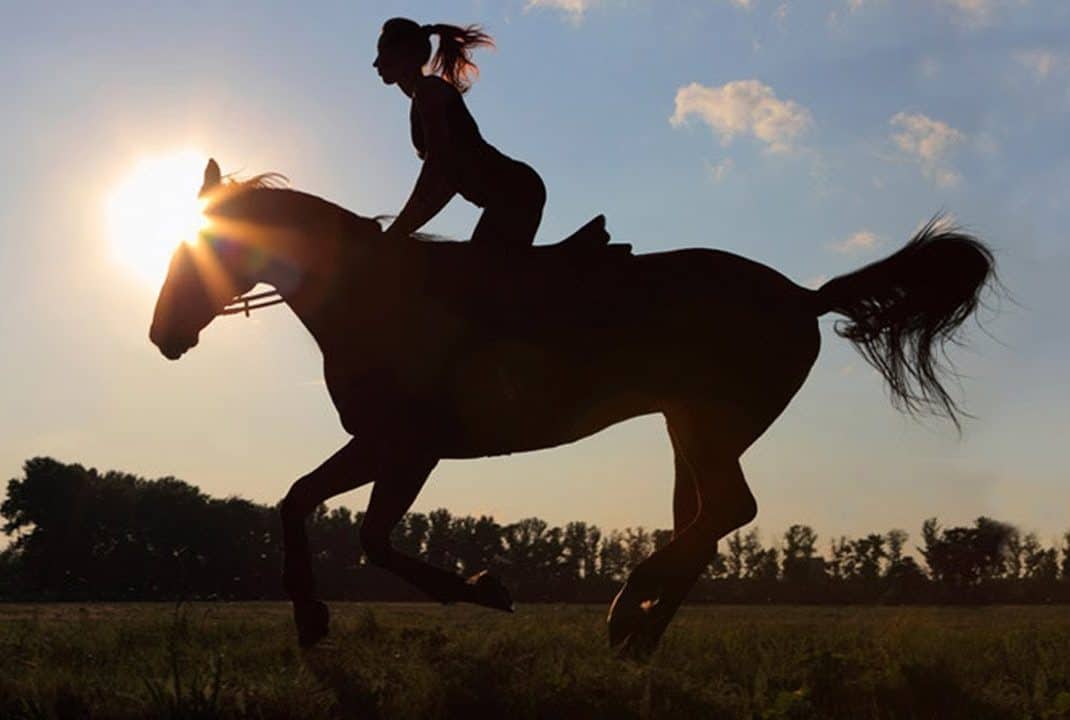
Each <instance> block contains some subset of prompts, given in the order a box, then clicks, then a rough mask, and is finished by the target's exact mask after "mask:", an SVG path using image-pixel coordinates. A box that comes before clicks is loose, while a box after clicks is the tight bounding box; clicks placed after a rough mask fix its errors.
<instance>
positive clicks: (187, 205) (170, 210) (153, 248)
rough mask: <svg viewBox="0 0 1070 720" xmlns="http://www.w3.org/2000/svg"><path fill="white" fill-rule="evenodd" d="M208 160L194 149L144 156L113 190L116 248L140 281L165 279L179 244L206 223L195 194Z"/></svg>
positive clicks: (110, 209)
mask: <svg viewBox="0 0 1070 720" xmlns="http://www.w3.org/2000/svg"><path fill="white" fill-rule="evenodd" d="M206 162H207V158H206V157H205V155H204V154H202V153H199V152H196V151H194V150H181V151H178V152H174V153H169V154H166V155H159V156H153V157H146V158H143V159H141V160H140V161H139V162H138V163H137V164H136V165H135V166H134V167H133V168H131V170H130V172H129V173H128V174H127V175H126V176H125V177H124V178H123V180H122V181H121V182H120V183H119V185H118V186H116V187H115V189H114V190H113V191H112V192H111V193H110V194H109V196H108V198H107V202H106V213H107V221H108V233H109V236H110V238H111V244H112V251H113V253H114V255H115V258H116V260H118V261H119V262H120V264H122V265H123V266H124V267H126V268H127V269H129V270H132V271H133V272H134V274H135V275H137V276H138V277H139V278H140V279H141V280H143V281H145V282H148V283H153V284H158V283H161V282H162V281H163V278H164V276H165V275H166V273H167V265H168V263H169V261H170V259H171V254H172V253H173V252H174V249H175V246H176V245H178V243H179V242H188V243H192V242H193V241H195V240H196V239H197V235H198V233H199V232H200V231H201V230H203V229H204V228H205V227H206V226H207V224H208V220H207V218H206V217H205V216H204V213H203V210H204V205H203V203H202V201H201V200H200V199H199V198H198V197H197V191H198V189H199V188H200V187H201V178H202V173H203V172H204V166H205V163H206Z"/></svg>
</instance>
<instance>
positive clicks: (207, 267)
mask: <svg viewBox="0 0 1070 720" xmlns="http://www.w3.org/2000/svg"><path fill="white" fill-rule="evenodd" d="M259 180H260V179H258V181H259ZM240 185H241V184H240V183H230V182H228V183H224V182H223V179H222V176H221V174H220V170H219V165H218V164H217V163H216V161H215V160H209V161H208V166H207V167H206V168H205V170H204V184H203V185H202V186H201V190H200V193H199V196H200V197H201V199H202V201H203V202H204V213H205V216H206V218H207V220H208V222H207V223H206V225H205V228H204V229H203V230H202V231H201V232H200V234H199V235H198V236H197V238H196V239H195V240H194V241H193V242H192V243H187V242H182V243H180V244H179V246H178V249H176V250H175V252H174V255H172V256H171V264H170V267H169V268H168V270H167V277H166V279H165V280H164V283H163V287H162V288H161V289H160V295H159V297H158V298H157V299H156V310H155V312H154V313H153V316H152V326H151V327H150V328H149V339H150V340H151V341H152V342H153V344H155V345H156V347H158V348H159V349H160V352H162V353H163V354H164V356H166V357H167V358H168V359H170V360H177V359H178V358H179V357H180V356H181V355H182V354H183V353H185V352H186V351H187V350H189V349H190V348H192V347H193V346H195V345H196V344H197V340H198V336H199V335H200V331H201V330H203V329H204V327H205V326H207V325H208V323H210V322H211V321H212V319H213V318H215V316H216V315H218V314H219V313H220V312H222V311H223V309H224V308H225V307H226V305H227V304H228V303H230V301H231V300H233V299H234V298H235V297H237V296H239V295H242V294H244V293H246V292H248V291H249V290H251V289H252V288H253V286H254V285H256V284H257V283H258V282H260V281H261V280H262V279H263V277H262V276H261V273H259V272H257V271H258V270H262V269H263V264H264V263H262V262H261V263H252V262H250V256H251V255H255V254H256V250H257V248H255V247H252V246H251V245H250V244H249V243H248V242H247V241H246V240H247V239H246V238H239V237H238V234H239V233H237V232H236V230H235V229H234V227H233V226H232V224H230V225H231V226H230V227H228V223H227V222H226V221H225V219H223V218H220V217H217V216H216V210H217V208H218V205H219V204H220V201H221V197H220V196H221V195H223V196H224V198H227V197H230V196H233V195H235V194H237V193H238V192H240V191H241V190H242V189H243V188H241V187H237V186H240ZM245 235H248V233H245ZM261 254H262V253H261Z"/></svg>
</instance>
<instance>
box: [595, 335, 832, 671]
mask: <svg viewBox="0 0 1070 720" xmlns="http://www.w3.org/2000/svg"><path fill="white" fill-rule="evenodd" d="M812 337H813V338H814V341H813V342H812V343H807V342H806V338H805V337H801V338H798V339H797V338H792V339H791V340H792V342H790V343H789V342H785V343H784V344H783V347H781V348H780V351H779V352H771V353H769V354H768V355H767V356H766V360H767V362H766V363H765V367H763V368H761V370H760V372H756V373H754V374H752V375H750V376H749V377H748V381H747V382H742V383H736V384H735V385H734V386H732V387H731V389H729V390H725V391H724V392H721V393H713V394H712V395H713V397H708V398H707V399H706V400H705V401H701V402H698V401H691V402H689V403H686V404H680V405H677V406H675V407H673V408H672V409H670V410H669V411H667V412H666V419H667V421H668V426H669V436H670V438H671V439H672V444H673V451H674V454H675V458H676V489H675V490H674V496H673V514H674V531H673V539H672V541H671V542H670V543H669V544H668V545H667V546H665V547H664V548H662V549H661V550H659V551H657V552H655V553H654V554H653V555H651V556H650V557H649V558H647V559H646V560H644V561H643V562H641V563H640V564H639V565H638V566H637V567H636V568H635V569H634V570H633V571H632V573H631V575H629V577H628V581H627V582H626V583H625V585H624V587H623V588H621V591H620V593H618V595H617V597H616V598H615V599H614V601H613V605H612V607H611V608H610V614H609V637H610V643H611V644H614V645H616V644H618V643H620V642H625V650H627V651H629V652H630V653H632V654H646V653H647V652H649V651H651V650H652V649H653V648H654V647H655V646H656V644H657V642H658V639H659V638H660V637H661V635H662V633H663V632H664V631H665V628H666V627H667V626H668V624H669V621H670V620H671V619H672V616H673V614H674V613H675V612H676V609H677V608H678V607H679V605H680V603H681V602H683V600H684V598H685V597H686V596H687V593H688V592H689V591H690V589H691V588H692V587H693V586H694V584H695V581H696V580H697V579H698V577H699V575H700V574H701V573H702V570H703V569H704V568H705V567H706V566H707V565H708V564H709V562H710V560H711V559H712V557H713V553H714V552H716V543H717V540H719V539H720V538H722V537H724V536H725V535H727V534H729V533H730V532H732V531H733V530H735V529H736V528H738V527H741V526H743V525H745V524H747V523H748V522H750V521H751V520H753V519H754V517H755V516H756V515H757V512H758V506H757V503H756V502H755V500H754V496H753V495H752V494H751V491H750V488H749V487H748V486H747V481H746V479H745V478H744V477H743V471H742V469H741V468H740V466H739V457H740V456H741V455H742V454H743V452H744V451H745V450H746V449H747V448H748V447H749V446H750V445H751V443H753V442H754V441H755V440H757V439H758V437H759V436H760V435H761V434H762V433H763V432H765V430H766V429H767V428H768V427H769V426H770V425H771V424H772V423H773V421H774V420H775V419H776V418H777V416H779V415H780V413H781V412H782V411H783V410H784V408H785V407H787V404H788V402H790V400H791V398H792V397H794V395H795V393H796V392H798V390H799V388H800V387H801V386H802V383H803V381H804V380H805V379H806V375H807V374H808V373H809V371H810V367H811V366H812V365H813V361H814V360H815V359H816V357H817V351H818V347H819V341H818V340H817V337H818V336H817V334H816V324H815V326H814V335H813V336H812ZM799 339H801V340H802V342H798V340H799ZM689 481H690V482H691V483H692V487H693V488H694V491H693V492H689V491H688V490H687V485H688V482H689Z"/></svg>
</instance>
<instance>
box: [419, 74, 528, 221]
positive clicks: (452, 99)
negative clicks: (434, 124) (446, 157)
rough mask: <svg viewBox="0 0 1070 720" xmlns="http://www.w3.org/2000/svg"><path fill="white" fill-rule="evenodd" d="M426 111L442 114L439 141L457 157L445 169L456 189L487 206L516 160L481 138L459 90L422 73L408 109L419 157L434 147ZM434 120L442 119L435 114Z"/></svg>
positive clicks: (498, 190) (471, 200) (499, 191)
mask: <svg viewBox="0 0 1070 720" xmlns="http://www.w3.org/2000/svg"><path fill="white" fill-rule="evenodd" d="M427 112H435V113H442V114H444V115H445V133H446V137H444V138H442V139H441V140H440V142H444V143H448V144H449V149H450V150H451V151H452V152H453V153H456V160H455V162H451V163H449V164H448V165H447V166H445V168H444V169H445V170H446V172H448V173H449V174H450V176H451V177H452V179H453V180H454V181H455V182H456V183H457V192H459V193H460V194H461V196H462V197H464V198H465V199H466V200H468V201H469V202H471V203H474V204H476V205H478V206H480V207H486V206H487V205H488V204H490V203H492V202H493V201H494V199H495V198H497V197H498V196H499V195H500V194H501V192H502V190H504V188H503V181H505V180H506V178H507V177H508V176H509V175H510V174H511V173H510V171H511V170H513V168H512V166H513V165H515V164H516V163H515V161H513V160H511V159H510V158H508V157H506V156H505V155H503V154H502V153H500V152H499V151H498V150H497V148H495V147H494V146H493V145H491V144H490V143H488V142H487V141H486V140H484V139H483V135H482V134H480V132H479V126H478V125H476V121H475V118H473V117H472V114H471V113H470V112H468V108H467V107H466V106H465V104H464V98H462V97H461V93H460V92H459V91H458V90H457V88H455V87H454V86H453V85H451V84H450V83H448V82H446V81H445V80H443V79H442V78H440V77H437V76H435V75H427V76H425V77H424V78H423V79H422V80H421V81H420V83H419V84H418V85H417V86H416V91H415V92H414V93H413V97H412V107H411V109H410V110H409V124H410V126H411V132H412V144H413V146H414V147H415V148H416V154H417V155H419V156H420V159H421V160H423V159H426V157H427V155H428V153H429V152H433V151H435V148H433V147H430V145H433V143H434V142H435V140H434V139H433V138H430V136H429V134H428V133H427V131H426V128H425V123H424V121H423V117H421V113H425V114H426V113H427ZM436 121H438V122H441V120H439V119H438V118H436ZM505 184H507V183H505Z"/></svg>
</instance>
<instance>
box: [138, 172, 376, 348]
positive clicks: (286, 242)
mask: <svg viewBox="0 0 1070 720" xmlns="http://www.w3.org/2000/svg"><path fill="white" fill-rule="evenodd" d="M279 177H280V176H278V175H273V174H267V175H259V176H257V177H254V178H252V179H250V180H245V181H235V180H224V179H223V177H222V176H221V174H220V171H219V165H218V164H216V162H215V160H209V161H208V166H207V167H206V168H205V171H204V184H203V185H202V187H201V190H200V197H201V199H202V202H203V203H204V214H205V218H206V219H207V221H208V222H207V224H206V225H205V228H204V229H203V230H202V231H201V233H200V234H199V235H198V237H197V238H196V240H195V241H194V242H193V243H185V242H183V243H182V244H180V245H179V247H178V249H177V250H175V253H174V255H173V256H172V258H171V266H170V268H169V269H168V271H167V278H166V279H165V280H164V283H163V287H162V288H161V289H160V295H159V297H158V298H157V300H156V310H155V312H154V314H153V318H152V326H151V328H150V329H149V339H150V340H152V342H153V344H155V345H156V346H157V347H158V348H159V349H160V352H162V353H163V354H164V355H165V356H166V357H167V358H169V359H171V360H175V359H178V358H179V357H181V355H182V354H183V353H185V352H186V351H187V350H189V349H190V348H192V347H193V346H195V345H196V344H197V340H198V336H199V334H200V331H201V330H203V329H204V328H205V326H207V325H208V324H209V323H210V322H211V321H212V319H213V318H215V317H216V316H217V315H219V314H220V313H222V312H223V311H224V309H225V308H226V307H227V305H228V304H230V303H231V302H232V301H233V300H234V299H235V298H237V297H238V296H240V295H244V294H245V293H247V292H249V291H250V290H251V289H252V288H253V287H254V286H255V285H256V284H257V283H267V284H269V285H272V286H274V287H275V289H276V290H277V291H278V292H279V294H280V295H281V296H282V297H283V298H285V299H286V300H287V301H290V302H291V306H292V304H293V303H292V301H293V298H294V296H295V295H296V294H298V293H299V292H300V293H302V295H303V296H304V297H303V299H304V300H305V301H306V302H305V304H306V305H307V306H308V307H309V310H310V311H311V312H314V311H315V306H317V304H319V303H322V302H323V300H324V297H325V296H326V295H327V294H329V293H330V292H331V291H332V288H334V287H337V286H338V284H339V281H340V280H343V279H344V278H342V277H341V276H343V275H345V274H346V272H347V270H346V269H347V267H350V266H351V263H350V262H348V261H347V258H348V257H349V255H347V250H346V249H347V248H349V249H353V248H360V247H364V248H367V247H371V246H372V244H374V241H375V240H377V239H378V238H380V237H381V236H382V230H381V229H380V227H379V224H378V223H377V222H376V221H375V220H373V219H370V218H362V217H360V216H359V215H355V214H353V213H351V212H349V211H348V210H345V209H343V208H341V207H339V206H337V205H334V204H332V203H329V202H327V201H326V200H323V199H321V198H317V197H314V196H312V195H307V194H305V193H301V192H297V191H293V190H288V189H284V188H279V187H275V185H276V184H277V183H275V182H273V181H274V180H275V179H277V178H279ZM350 279H351V278H350ZM294 309H295V310H296V309H297V308H296V307H295V308H294ZM299 314H300V313H299ZM303 319H305V320H307V318H303Z"/></svg>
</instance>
